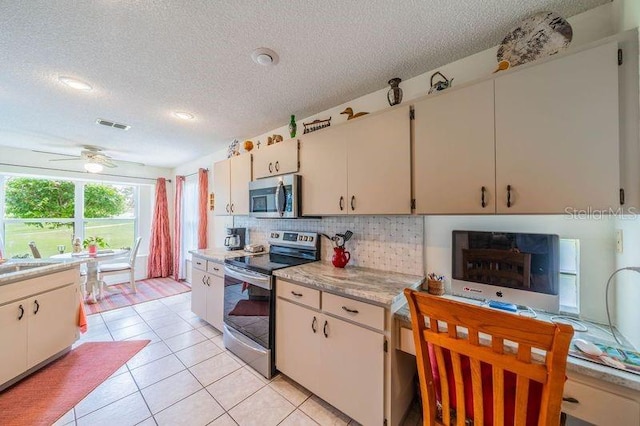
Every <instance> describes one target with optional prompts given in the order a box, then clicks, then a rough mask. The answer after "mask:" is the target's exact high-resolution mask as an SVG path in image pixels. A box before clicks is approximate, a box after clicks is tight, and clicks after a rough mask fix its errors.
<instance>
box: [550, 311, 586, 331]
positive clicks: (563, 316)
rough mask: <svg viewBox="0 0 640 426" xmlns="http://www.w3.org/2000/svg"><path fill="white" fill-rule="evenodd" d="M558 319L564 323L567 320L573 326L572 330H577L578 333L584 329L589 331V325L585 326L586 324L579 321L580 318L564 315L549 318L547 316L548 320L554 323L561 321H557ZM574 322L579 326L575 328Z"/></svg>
mask: <svg viewBox="0 0 640 426" xmlns="http://www.w3.org/2000/svg"><path fill="white" fill-rule="evenodd" d="M558 320H564V321H566V322H565V323H564V324H566V323H567V322H568V323H570V324H569V325H570V326H571V327H573V330H574V331H577V332H578V333H584V332H586V331H589V327H587V325H586V324H585V323H583V322H582V321H580V319H578V318H573V317H568V316H566V315H554V316H552V317H551V318H549V321H551V322H552V323H554V324H555V323H557V322H559V323H562V321H558ZM574 324H575V325H577V326H578V327H579V328H576V327H575V326H574Z"/></svg>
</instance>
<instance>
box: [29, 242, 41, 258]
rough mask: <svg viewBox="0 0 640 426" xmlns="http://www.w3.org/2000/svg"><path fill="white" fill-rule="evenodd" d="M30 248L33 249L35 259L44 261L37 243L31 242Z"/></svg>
mask: <svg viewBox="0 0 640 426" xmlns="http://www.w3.org/2000/svg"><path fill="white" fill-rule="evenodd" d="M29 248H30V249H31V254H32V255H33V258H34V259H42V256H41V255H40V250H38V247H36V242H35V241H29Z"/></svg>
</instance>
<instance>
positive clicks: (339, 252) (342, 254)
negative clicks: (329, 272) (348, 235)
mask: <svg viewBox="0 0 640 426" xmlns="http://www.w3.org/2000/svg"><path fill="white" fill-rule="evenodd" d="M349 260H351V253H349V252H348V251H347V250H345V249H344V247H334V248H333V257H332V258H331V263H333V266H335V267H336V268H344V267H345V266H347V263H349Z"/></svg>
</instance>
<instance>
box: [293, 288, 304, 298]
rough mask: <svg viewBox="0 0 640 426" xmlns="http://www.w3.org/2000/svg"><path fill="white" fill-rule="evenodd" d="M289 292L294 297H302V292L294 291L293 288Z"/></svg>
mask: <svg viewBox="0 0 640 426" xmlns="http://www.w3.org/2000/svg"><path fill="white" fill-rule="evenodd" d="M291 294H293V295H294V296H295V297H302V293H296V292H295V291H293V290H291Z"/></svg>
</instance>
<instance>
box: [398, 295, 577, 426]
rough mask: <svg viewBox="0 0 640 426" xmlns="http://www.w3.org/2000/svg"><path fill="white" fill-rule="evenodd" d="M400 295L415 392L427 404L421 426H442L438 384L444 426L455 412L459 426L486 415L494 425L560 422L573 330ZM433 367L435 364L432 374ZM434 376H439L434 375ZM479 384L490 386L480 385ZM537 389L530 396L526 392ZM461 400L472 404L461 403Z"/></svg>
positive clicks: (449, 302) (478, 422)
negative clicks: (408, 322) (405, 305)
mask: <svg viewBox="0 0 640 426" xmlns="http://www.w3.org/2000/svg"><path fill="white" fill-rule="evenodd" d="M405 295H406V297H407V300H408V301H409V309H410V311H411V318H412V326H413V332H414V339H415V341H416V354H417V356H416V359H417V364H418V372H419V376H420V381H421V386H420V387H421V390H422V392H423V394H422V395H423V401H426V402H427V403H426V404H424V403H423V417H424V424H425V425H435V424H439V423H436V415H437V402H436V396H435V385H434V382H435V383H436V384H437V385H439V389H440V395H439V398H440V400H439V401H438V402H439V403H440V404H441V407H442V423H443V424H445V425H449V424H451V416H452V415H454V416H455V418H456V424H458V425H464V424H465V421H466V419H467V418H470V419H471V418H472V419H473V424H474V426H475V425H484V424H485V423H486V421H488V420H486V419H488V418H489V419H491V418H492V419H493V425H496V426H498V425H504V424H505V423H506V424H515V425H521V424H522V425H524V424H530V421H531V419H532V418H537V421H538V424H539V425H540V426H542V425H557V424H558V423H559V421H560V408H561V403H562V390H563V387H564V374H565V371H566V362H567V354H568V351H569V344H570V341H571V337H572V335H573V328H572V327H571V326H569V325H566V324H553V323H546V322H543V321H539V320H535V319H532V318H527V317H522V316H518V315H514V314H511V313H506V312H500V311H496V310H493V309H489V308H485V307H480V306H474V305H470V304H467V303H461V302H457V301H454V300H449V299H447V298H443V297H437V296H433V295H429V294H426V293H418V292H416V291H413V290H410V289H406V290H405ZM425 321H428V324H429V326H428V327H427V326H426V325H425ZM428 345H431V353H432V356H433V357H434V358H433V359H430V358H429V353H430V352H429V346H428ZM533 349H536V354H535V357H534V356H532V350H533ZM538 353H540V354H542V355H541V356H538ZM433 362H435V363H436V364H437V365H436V366H433V368H434V369H433V370H432V363H433ZM435 371H438V376H439V378H434V376H433V374H434V372H435ZM450 380H451V382H450ZM483 381H490V383H489V382H487V383H484V385H485V386H483ZM423 382H424V383H425V385H424V386H423ZM534 382H537V383H536V384H535V387H533V384H532V383H534ZM508 383H511V384H508ZM534 389H535V392H536V393H535V397H533V395H530V393H531V392H533V390H534ZM465 390H466V392H465ZM429 392H430V394H429ZM454 392H455V404H454V403H453V399H452V398H453V393H454ZM489 392H490V393H489ZM465 396H466V397H467V398H472V401H465ZM530 396H531V397H533V399H531V398H530ZM536 398H539V400H537V399H536ZM530 399H531V401H534V400H535V401H536V402H535V405H533V406H534V407H535V408H531V405H532V404H533V402H532V403H531V404H530ZM507 400H509V401H510V402H509V406H508V408H505V407H506V405H507V403H506V401H507ZM465 402H466V406H465ZM538 404H539V405H540V407H539V409H538ZM471 407H473V413H471V410H472V408H471ZM451 413H453V414H451ZM507 415H508V416H509V418H508V419H507V418H505V416H507ZM511 416H513V417H511ZM514 422H515V423H514Z"/></svg>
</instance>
